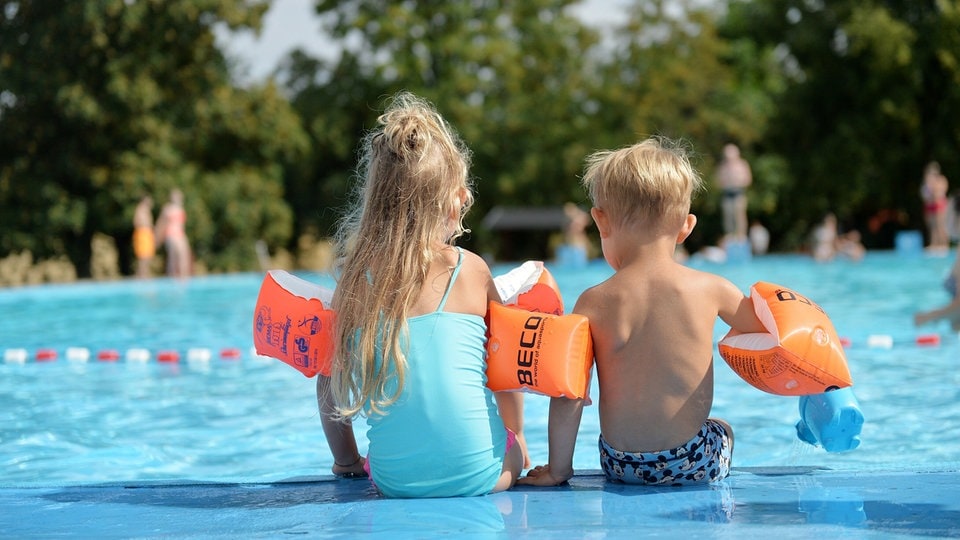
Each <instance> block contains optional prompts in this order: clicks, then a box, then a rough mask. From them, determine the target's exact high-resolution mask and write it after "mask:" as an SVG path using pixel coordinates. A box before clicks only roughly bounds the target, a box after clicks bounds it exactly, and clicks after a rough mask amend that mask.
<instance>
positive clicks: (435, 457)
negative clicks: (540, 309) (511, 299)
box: [317, 93, 524, 497]
mask: <svg viewBox="0 0 960 540" xmlns="http://www.w3.org/2000/svg"><path fill="white" fill-rule="evenodd" d="M378 124H379V126H378V128H377V129H375V130H374V131H372V132H371V133H369V134H368V135H367V136H366V137H365V138H364V140H363V147H362V153H361V159H360V163H359V168H358V176H359V177H360V179H361V184H360V186H358V188H359V189H358V192H357V197H356V198H357V202H356V205H355V208H354V210H353V211H352V212H351V213H350V214H349V215H348V216H347V217H346V218H344V219H343V220H342V222H341V226H340V230H339V233H338V237H337V249H338V263H337V274H338V280H337V288H336V291H335V294H334V297H333V306H332V307H333V309H334V310H335V311H336V313H337V322H336V329H335V334H336V356H335V359H334V364H333V370H332V374H331V377H330V378H329V379H328V378H326V377H323V376H322V375H321V376H320V377H319V378H318V382H317V398H318V401H319V404H320V410H321V413H322V414H321V417H322V419H323V425H324V431H325V433H326V434H327V440H328V443H329V444H330V448H331V451H332V452H333V455H334V461H335V465H334V473H338V474H345V473H360V471H361V470H366V471H367V472H368V473H369V474H370V476H371V478H372V479H373V480H374V482H375V484H376V485H377V487H378V489H379V490H380V491H381V492H382V493H384V494H385V495H388V496H395V497H446V496H468V495H481V494H485V493H491V492H494V491H500V490H503V489H507V488H509V487H510V486H512V485H513V483H514V482H515V481H516V478H517V476H518V475H519V473H520V470H521V469H522V467H523V461H524V457H523V452H522V450H521V445H515V444H513V443H514V442H515V441H516V434H515V433H514V432H513V431H510V430H508V429H506V428H505V426H504V420H503V419H502V418H501V415H500V412H499V409H498V402H499V403H500V405H501V407H503V411H504V413H505V414H507V415H509V419H508V421H507V425H512V426H511V427H513V426H518V425H519V424H520V421H519V416H520V413H521V408H522V405H521V404H520V402H519V401H518V400H520V399H522V396H521V395H520V394H498V395H497V396H496V397H495V395H494V394H493V392H491V391H490V390H489V389H488V388H487V387H486V385H485V383H486V376H485V370H486V351H485V348H484V347H485V342H486V341H485V340H486V324H485V322H484V315H485V314H486V311H487V304H488V302H489V301H490V300H494V301H497V302H499V301H500V298H499V295H498V293H497V291H496V288H495V287H494V284H493V278H492V277H491V275H490V269H489V268H488V267H487V265H486V263H485V262H484V261H483V259H481V258H480V257H479V256H477V255H476V254H474V253H471V252H469V251H466V250H464V249H461V248H459V247H455V246H454V241H455V240H456V239H457V238H458V237H460V236H461V235H462V234H463V233H464V232H465V229H464V226H463V216H464V214H465V213H466V211H467V210H468V209H469V208H470V206H471V204H472V203H473V194H472V192H471V185H470V178H469V164H470V153H469V151H468V150H467V148H466V147H465V146H464V145H463V143H462V142H461V140H460V139H459V137H458V136H457V134H456V133H455V132H454V131H453V129H452V128H451V127H450V126H449V125H448V124H447V122H446V121H445V120H444V119H443V118H442V117H441V116H440V115H439V114H438V113H437V112H436V110H435V109H434V108H433V106H432V105H430V104H429V103H428V102H426V101H424V100H422V99H420V98H418V97H416V96H414V95H412V94H409V93H401V94H398V95H396V96H395V97H394V98H393V99H392V101H391V103H390V105H389V107H388V108H387V109H386V111H385V112H384V113H383V114H382V115H381V116H380V117H379V119H378ZM357 415H363V416H366V418H367V423H368V425H369V426H370V429H369V431H368V439H369V452H368V455H367V459H366V461H364V459H363V458H362V457H361V456H360V454H359V453H358V452H357V448H356V441H355V438H354V434H353V430H352V426H351V424H350V423H349V420H350V419H351V418H354V417H356V416H357Z"/></svg>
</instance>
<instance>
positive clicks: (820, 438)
mask: <svg viewBox="0 0 960 540" xmlns="http://www.w3.org/2000/svg"><path fill="white" fill-rule="evenodd" d="M862 427H863V413H862V412H860V404H859V403H858V402H857V397H856V396H855V395H853V390H852V389H851V388H849V387H848V388H840V389H838V390H831V391H829V392H826V393H823V394H813V395H810V396H800V421H799V422H797V437H798V438H799V439H800V440H801V441H803V442H806V443H810V444H812V445H814V446H822V447H823V449H824V450H826V451H827V452H846V451H848V450H853V449H854V448H856V447H858V446H860V428H862Z"/></svg>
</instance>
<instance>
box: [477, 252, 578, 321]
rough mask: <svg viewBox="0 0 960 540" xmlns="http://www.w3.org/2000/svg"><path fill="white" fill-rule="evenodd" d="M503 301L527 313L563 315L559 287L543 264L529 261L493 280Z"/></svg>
mask: <svg viewBox="0 0 960 540" xmlns="http://www.w3.org/2000/svg"><path fill="white" fill-rule="evenodd" d="M493 283H494V285H496V287H497V292H498V293H500V299H501V301H502V302H503V303H504V304H505V305H508V306H516V307H518V308H520V309H525V310H527V311H536V312H538V313H550V314H553V315H563V297H562V296H561V295H560V286H559V285H557V281H556V280H555V279H553V276H552V275H551V274H550V271H549V270H547V268H546V267H545V266H544V265H543V262H541V261H527V262H525V263H523V264H521V265H520V266H518V267H516V268H514V269H513V270H511V271H509V272H507V273H506V274H503V275H501V276H497V277H495V278H493Z"/></svg>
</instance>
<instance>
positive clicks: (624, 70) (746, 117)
mask: <svg viewBox="0 0 960 540" xmlns="http://www.w3.org/2000/svg"><path fill="white" fill-rule="evenodd" d="M718 19H719V13H718V12H717V11H716V8H713V7H705V6H704V4H703V3H702V2H696V1H690V0H679V1H677V0H635V1H634V2H632V3H631V4H630V5H629V9H628V17H627V20H626V22H625V23H624V24H623V25H622V26H621V27H620V28H618V29H616V30H615V32H614V35H613V46H612V47H610V56H609V57H608V58H606V59H605V60H604V61H603V62H602V63H601V67H600V72H599V75H598V76H599V78H600V79H601V80H602V81H603V87H602V90H601V92H600V93H599V94H598V96H599V97H598V100H599V107H598V110H599V112H598V115H599V116H600V117H601V118H602V122H601V126H602V127H601V133H602V134H603V135H601V138H602V139H603V146H604V147H608V148H611V147H618V146H623V145H625V144H631V143H633V142H635V141H637V140H639V139H640V138H643V137H646V136H649V135H664V136H668V137H671V138H677V139H683V140H685V141H688V142H689V143H690V144H691V146H692V147H693V149H694V151H695V152H696V153H697V155H698V159H697V161H696V163H695V164H696V165H697V167H698V169H699V170H700V171H701V173H702V174H703V175H704V180H705V181H706V182H707V186H708V190H707V193H706V195H705V196H701V197H699V198H697V199H695V201H694V211H695V212H696V213H697V214H699V218H700V221H699V223H700V224H699V225H698V226H697V229H696V230H695V231H694V236H693V237H691V239H690V241H689V242H690V244H691V246H690V247H691V248H693V249H696V247H697V246H698V245H700V244H704V243H715V242H716V241H717V240H718V239H719V238H720V236H721V235H722V228H721V226H720V220H719V217H720V212H719V205H718V201H719V193H718V191H717V190H716V189H712V186H711V185H710V183H711V178H712V174H713V170H714V168H715V165H716V162H717V159H718V158H719V154H720V151H721V149H722V147H723V145H724V144H725V143H727V142H734V143H736V144H737V145H739V146H740V148H741V149H742V151H743V153H744V156H745V157H746V158H747V159H748V160H750V161H751V162H752V166H753V169H754V177H755V178H754V187H753V188H752V189H751V192H750V198H751V209H752V213H753V214H755V215H756V214H761V215H765V214H767V213H770V212H773V211H775V210H776V203H775V201H776V196H775V194H776V192H777V190H778V189H779V188H780V185H781V184H782V182H783V181H784V179H783V177H782V174H781V173H780V171H779V169H780V168H779V167H778V166H777V158H776V156H772V155H765V154H764V153H763V147H762V142H763V140H764V137H765V135H766V131H767V128H768V125H767V123H768V119H769V118H770V117H771V115H772V114H773V113H774V111H775V103H776V95H777V93H778V92H779V90H780V88H781V82H780V81H781V78H780V76H779V74H778V72H777V70H776V69H775V68H776V67H777V66H776V65H775V64H773V63H772V61H771V56H770V55H768V54H764V52H763V51H760V50H757V48H756V47H753V46H752V45H751V44H750V43H749V42H746V41H745V40H735V39H727V38H725V37H723V36H721V35H720V34H719V30H718V26H717V24H718Z"/></svg>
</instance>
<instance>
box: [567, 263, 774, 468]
mask: <svg viewBox="0 0 960 540" xmlns="http://www.w3.org/2000/svg"><path fill="white" fill-rule="evenodd" d="M634 261H635V262H633V263H630V264H627V265H625V266H623V267H621V268H620V269H619V270H617V272H616V273H615V274H614V275H613V276H612V277H611V278H610V279H608V280H607V281H604V282H603V283H601V284H599V285H597V286H595V287H593V288H591V289H589V290H588V291H586V292H584V293H583V294H582V295H581V296H580V299H579V300H578V302H577V306H576V308H575V311H576V312H578V313H581V314H583V315H585V316H587V318H589V319H590V327H591V332H592V334H593V342H594V353H595V356H596V366H597V377H598V382H599V385H600V388H601V392H600V430H601V432H602V433H603V436H604V438H605V439H606V440H607V441H608V442H609V443H610V444H611V445H613V446H614V447H616V448H620V449H623V450H627V451H632V452H644V451H659V450H663V449H666V448H675V447H677V446H679V445H681V444H683V443H684V442H686V441H688V440H689V439H690V438H691V437H692V436H693V435H694V434H695V433H697V430H699V429H700V427H701V425H702V424H703V422H704V420H706V419H707V417H708V415H709V413H710V408H711V405H712V404H713V327H714V323H715V322H716V319H717V317H718V316H719V317H721V318H722V319H723V320H725V321H727V322H729V323H733V325H734V326H735V327H736V326H741V327H747V328H750V327H752V326H753V321H755V320H756V319H755V316H754V314H753V308H752V306H751V304H750V301H749V299H747V298H746V297H745V296H744V294H743V293H742V292H741V291H740V290H739V289H737V288H736V286H734V285H733V284H732V283H730V282H729V281H727V280H726V279H723V278H721V277H719V276H715V275H713V274H708V273H705V272H700V271H697V270H694V269H691V268H687V267H685V266H683V265H681V264H677V263H675V262H674V261H673V260H672V259H671V258H670V257H669V253H668V252H663V254H662V255H660V256H657V255H654V254H652V253H651V254H649V256H644V257H639V258H636V259H634Z"/></svg>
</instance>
